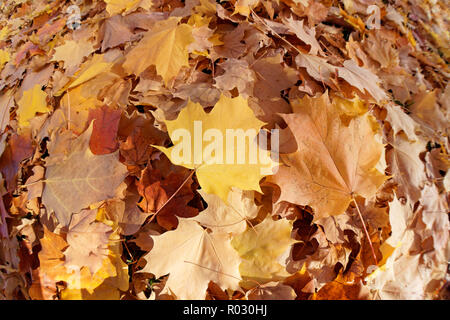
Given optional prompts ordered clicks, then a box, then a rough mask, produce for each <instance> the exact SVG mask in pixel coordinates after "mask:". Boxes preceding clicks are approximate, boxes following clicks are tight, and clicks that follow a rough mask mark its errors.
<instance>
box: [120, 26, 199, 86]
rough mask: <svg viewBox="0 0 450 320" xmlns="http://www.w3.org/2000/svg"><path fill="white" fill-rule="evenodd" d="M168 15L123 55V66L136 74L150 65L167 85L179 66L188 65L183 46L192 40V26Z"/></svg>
mask: <svg viewBox="0 0 450 320" xmlns="http://www.w3.org/2000/svg"><path fill="white" fill-rule="evenodd" d="M178 22H179V19H178V18H169V19H168V20H164V21H161V22H158V23H156V24H155V26H154V27H153V28H152V30H150V31H149V32H148V33H147V35H146V36H144V38H143V39H142V40H141V41H140V42H139V43H138V44H137V46H136V47H135V48H133V49H132V50H131V51H130V52H129V53H128V54H127V56H126V57H125V63H124V64H123V67H124V69H125V70H126V71H127V72H129V73H134V74H135V75H137V76H139V75H140V74H141V73H142V72H144V70H145V69H147V68H148V67H149V66H151V65H155V66H156V72H157V73H158V74H159V75H160V76H161V77H162V78H163V79H164V82H165V84H166V85H167V84H168V83H169V81H170V80H172V79H173V78H174V77H175V76H176V75H177V74H178V72H179V71H180V69H181V68H182V67H183V66H189V61H188V58H189V53H188V50H187V46H188V45H189V44H190V43H191V42H193V41H194V38H193V37H192V26H190V25H188V24H185V23H182V24H180V25H179V24H178Z"/></svg>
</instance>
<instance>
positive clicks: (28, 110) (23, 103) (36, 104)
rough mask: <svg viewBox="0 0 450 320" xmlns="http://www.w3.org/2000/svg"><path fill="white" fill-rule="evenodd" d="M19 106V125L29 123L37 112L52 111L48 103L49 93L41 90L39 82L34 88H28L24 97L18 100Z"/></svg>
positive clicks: (23, 125) (24, 125) (22, 125)
mask: <svg viewBox="0 0 450 320" xmlns="http://www.w3.org/2000/svg"><path fill="white" fill-rule="evenodd" d="M17 105H18V106H19V108H18V109H17V117H18V118H19V126H21V127H26V126H28V125H29V120H30V119H32V118H33V117H34V116H35V115H36V113H46V112H49V111H50V108H49V107H48V105H47V94H46V93H45V92H44V91H42V90H41V86H40V85H39V84H37V85H35V86H34V87H33V88H32V89H30V90H26V91H25V92H24V93H23V96H22V98H20V100H19V101H18V102H17Z"/></svg>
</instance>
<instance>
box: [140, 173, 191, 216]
mask: <svg viewBox="0 0 450 320" xmlns="http://www.w3.org/2000/svg"><path fill="white" fill-rule="evenodd" d="M194 172H195V170H192V171H191V173H190V174H189V175H188V176H187V178H186V179H184V181H183V183H182V184H181V185H180V186H179V187H178V189H177V190H175V192H174V193H173V194H172V195H171V196H170V197H169V199H167V201H166V202H164V204H163V205H162V206H161V207H160V208H159V209H158V210H157V211H156V212H155V213H154V214H153V216H152V217H151V218H150V219H149V220H148V221H147V222H146V223H145V224H147V223H150V222H152V221H153V220H154V219H155V217H156V215H157V214H158V213H159V212H161V210H162V209H163V208H164V207H165V206H166V205H167V204H168V203H169V201H170V200H172V199H173V198H174V197H175V196H176V195H177V193H178V192H180V190H181V188H183V186H184V185H185V184H186V183H187V182H188V181H189V179H190V178H191V177H192V175H193V174H194Z"/></svg>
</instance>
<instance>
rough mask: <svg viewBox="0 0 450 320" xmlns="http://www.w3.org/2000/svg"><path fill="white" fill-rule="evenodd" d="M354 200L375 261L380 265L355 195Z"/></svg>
mask: <svg viewBox="0 0 450 320" xmlns="http://www.w3.org/2000/svg"><path fill="white" fill-rule="evenodd" d="M352 200H353V202H354V203H355V206H356V211H358V215H359V218H360V219H361V222H362V225H363V228H364V233H365V234H366V237H367V240H368V241H369V245H370V250H372V256H373V260H374V261H375V265H378V261H377V256H376V255H375V250H374V249H373V244H372V240H371V239H370V236H369V232H368V231H367V227H366V223H365V222H364V219H363V216H362V214H361V210H359V206H358V203H357V202H356V200H355V198H354V197H352Z"/></svg>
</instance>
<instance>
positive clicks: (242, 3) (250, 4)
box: [233, 0, 259, 17]
mask: <svg viewBox="0 0 450 320" xmlns="http://www.w3.org/2000/svg"><path fill="white" fill-rule="evenodd" d="M258 4H259V0H238V1H236V4H235V5H234V12H233V14H236V13H240V14H241V15H243V16H246V17H248V16H249V15H250V11H251V9H253V8H254V7H256V6H257V5H258Z"/></svg>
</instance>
